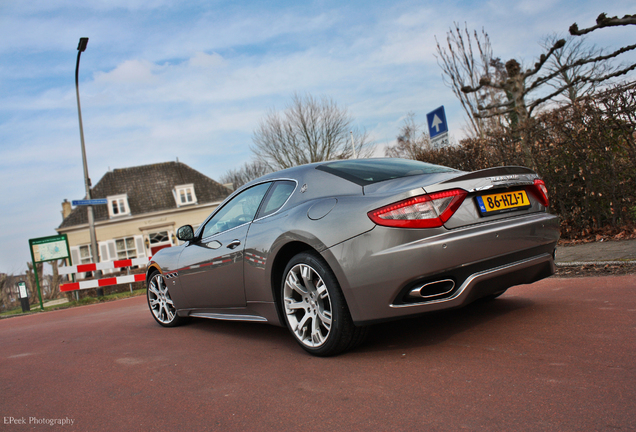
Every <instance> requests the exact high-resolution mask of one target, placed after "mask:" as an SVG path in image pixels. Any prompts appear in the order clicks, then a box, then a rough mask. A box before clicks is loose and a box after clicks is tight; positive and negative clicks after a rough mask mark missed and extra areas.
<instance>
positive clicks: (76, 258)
mask: <svg viewBox="0 0 636 432" xmlns="http://www.w3.org/2000/svg"><path fill="white" fill-rule="evenodd" d="M78 264H80V254H79V248H78V247H72V248H71V265H78Z"/></svg>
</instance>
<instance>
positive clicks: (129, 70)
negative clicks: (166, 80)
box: [95, 60, 159, 86]
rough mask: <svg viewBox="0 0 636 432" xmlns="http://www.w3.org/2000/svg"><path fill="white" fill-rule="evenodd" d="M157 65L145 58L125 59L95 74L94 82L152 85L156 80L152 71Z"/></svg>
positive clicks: (155, 69)
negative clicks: (111, 67) (109, 69)
mask: <svg viewBox="0 0 636 432" xmlns="http://www.w3.org/2000/svg"><path fill="white" fill-rule="evenodd" d="M158 69H159V67H158V66H157V65H155V64H153V63H151V62H149V61H147V60H126V61H125V62H123V63H122V64H120V65H119V66H117V67H116V68H115V69H113V70H112V71H110V72H98V73H96V74H95V82H96V83H100V82H106V83H120V84H143V85H145V86H152V85H154V84H156V83H157V82H158V80H157V78H156V76H155V74H154V73H153V72H155V71H157V70H158Z"/></svg>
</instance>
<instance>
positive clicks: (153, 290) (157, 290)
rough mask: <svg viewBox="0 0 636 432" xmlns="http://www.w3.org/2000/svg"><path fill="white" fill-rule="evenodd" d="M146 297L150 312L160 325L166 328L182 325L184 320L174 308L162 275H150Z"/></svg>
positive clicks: (157, 273) (156, 273)
mask: <svg viewBox="0 0 636 432" xmlns="http://www.w3.org/2000/svg"><path fill="white" fill-rule="evenodd" d="M146 296H147V299H148V307H149V308H150V312H152V316H153V317H154V319H155V320H156V321H157V322H158V323H159V324H161V325H162V326H164V327H175V326H178V325H179V324H181V323H182V321H183V318H181V317H180V316H179V315H178V314H177V309H176V308H175V307H174V303H173V302H172V298H170V293H169V292H168V286H167V285H166V281H165V279H164V278H163V275H162V274H161V273H159V272H157V271H155V272H154V273H152V274H151V275H150V278H149V279H148V290H147V291H146Z"/></svg>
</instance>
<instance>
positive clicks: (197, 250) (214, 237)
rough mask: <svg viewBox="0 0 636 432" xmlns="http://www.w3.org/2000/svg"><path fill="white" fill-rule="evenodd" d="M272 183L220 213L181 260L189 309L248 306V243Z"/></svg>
mask: <svg viewBox="0 0 636 432" xmlns="http://www.w3.org/2000/svg"><path fill="white" fill-rule="evenodd" d="M270 186H271V183H261V184H258V185H256V186H253V187H251V188H249V189H246V190H244V191H242V192H241V193H240V194H238V195H236V196H235V197H234V198H232V199H231V200H230V201H228V202H227V203H225V204H224V205H223V207H221V208H220V209H218V210H217V211H216V212H215V213H214V214H213V215H212V217H210V218H209V219H208V220H207V221H206V222H205V224H204V225H203V226H202V227H201V229H200V230H199V233H198V235H197V237H196V238H195V239H194V240H192V241H190V242H189V243H188V244H187V245H186V247H185V248H184V250H183V252H182V253H181V256H180V257H179V279H180V282H181V287H182V289H183V291H184V293H185V295H186V297H187V299H188V302H189V304H188V307H189V308H222V307H241V306H245V304H246V303H245V288H244V278H243V264H244V250H245V239H246V237H247V232H248V231H249V227H250V224H251V223H252V220H254V217H255V216H256V213H257V212H258V209H259V206H260V204H261V201H262V200H263V197H264V196H265V194H266V193H267V190H268V189H269V187H270Z"/></svg>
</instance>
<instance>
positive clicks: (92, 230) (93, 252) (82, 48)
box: [75, 37, 104, 297]
mask: <svg viewBox="0 0 636 432" xmlns="http://www.w3.org/2000/svg"><path fill="white" fill-rule="evenodd" d="M86 45H88V38H87V37H83V38H80V40H79V44H78V45H77V63H76V65H75V93H76V94H77V115H78V117H79V129H80V140H81V142H82V162H83V163H84V185H85V186H86V199H91V179H90V178H89V177H88V164H87V163H86V146H85V145H84V127H83V126H82V108H81V106H80V97H79V63H80V56H81V55H82V53H83V52H84V51H86ZM87 212H88V229H89V232H90V235H91V255H92V257H93V262H99V251H98V250H97V237H96V235H95V218H94V216H93V206H92V205H89V206H88V209H87ZM100 274H101V271H100V270H97V271H96V273H95V276H96V277H99V276H100ZM103 295H104V289H103V288H97V296H98V297H102V296H103Z"/></svg>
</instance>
